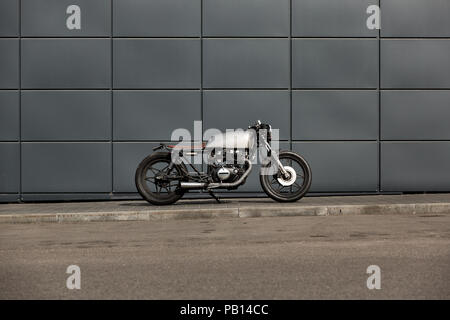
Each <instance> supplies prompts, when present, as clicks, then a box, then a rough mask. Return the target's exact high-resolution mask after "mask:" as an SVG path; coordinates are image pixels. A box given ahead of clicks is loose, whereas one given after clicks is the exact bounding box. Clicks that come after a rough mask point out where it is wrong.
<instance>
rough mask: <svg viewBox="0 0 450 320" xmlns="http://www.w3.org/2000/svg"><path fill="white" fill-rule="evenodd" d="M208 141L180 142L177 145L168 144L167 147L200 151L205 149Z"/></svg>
mask: <svg viewBox="0 0 450 320" xmlns="http://www.w3.org/2000/svg"><path fill="white" fill-rule="evenodd" d="M205 147H206V142H202V143H201V144H199V143H196V144H191V143H179V144H175V145H168V146H167V148H169V149H176V150H190V151H200V150H203V149H205Z"/></svg>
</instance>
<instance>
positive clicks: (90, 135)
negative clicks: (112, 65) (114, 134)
mask: <svg viewBox="0 0 450 320" xmlns="http://www.w3.org/2000/svg"><path fill="white" fill-rule="evenodd" d="M21 128H22V140H25V141H33V140H34V141H35V140H41V141H45V140H53V141H58V140H66V141H69V140H109V139H111V93H110V92H109V91H24V92H22V126H21Z"/></svg>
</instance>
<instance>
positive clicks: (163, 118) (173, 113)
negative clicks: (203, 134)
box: [114, 91, 201, 141]
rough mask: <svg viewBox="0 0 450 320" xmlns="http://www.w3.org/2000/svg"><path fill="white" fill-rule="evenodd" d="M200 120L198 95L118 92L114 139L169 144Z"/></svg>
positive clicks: (165, 92) (183, 92) (191, 128)
mask: <svg viewBox="0 0 450 320" xmlns="http://www.w3.org/2000/svg"><path fill="white" fill-rule="evenodd" d="M195 120H198V121H200V120H201V95H200V92H199V91H115V92H114V139H115V140H155V141H169V140H170V139H171V134H172V131H173V130H175V129H177V128H186V129H188V130H189V131H190V132H191V133H193V125H194V121H195Z"/></svg>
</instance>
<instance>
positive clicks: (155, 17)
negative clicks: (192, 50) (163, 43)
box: [113, 0, 201, 37]
mask: <svg viewBox="0 0 450 320" xmlns="http://www.w3.org/2000/svg"><path fill="white" fill-rule="evenodd" d="M113 3H114V8H113V14H114V18H113V20H114V26H113V27H114V35H115V36H121V37H125V36H127V37H130V36H131V37H194V36H200V33H201V30H200V28H201V23H200V14H201V8H200V4H201V0H152V1H148V0H115V1H113Z"/></svg>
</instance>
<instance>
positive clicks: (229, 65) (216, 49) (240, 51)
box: [203, 39, 289, 88]
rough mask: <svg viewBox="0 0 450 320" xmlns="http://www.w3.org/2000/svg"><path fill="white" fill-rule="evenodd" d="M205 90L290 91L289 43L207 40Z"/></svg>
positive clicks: (280, 40) (204, 75)
mask: <svg viewBox="0 0 450 320" xmlns="http://www.w3.org/2000/svg"><path fill="white" fill-rule="evenodd" d="M203 87H204V88H287V87H289V40H287V39H205V40H203Z"/></svg>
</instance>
